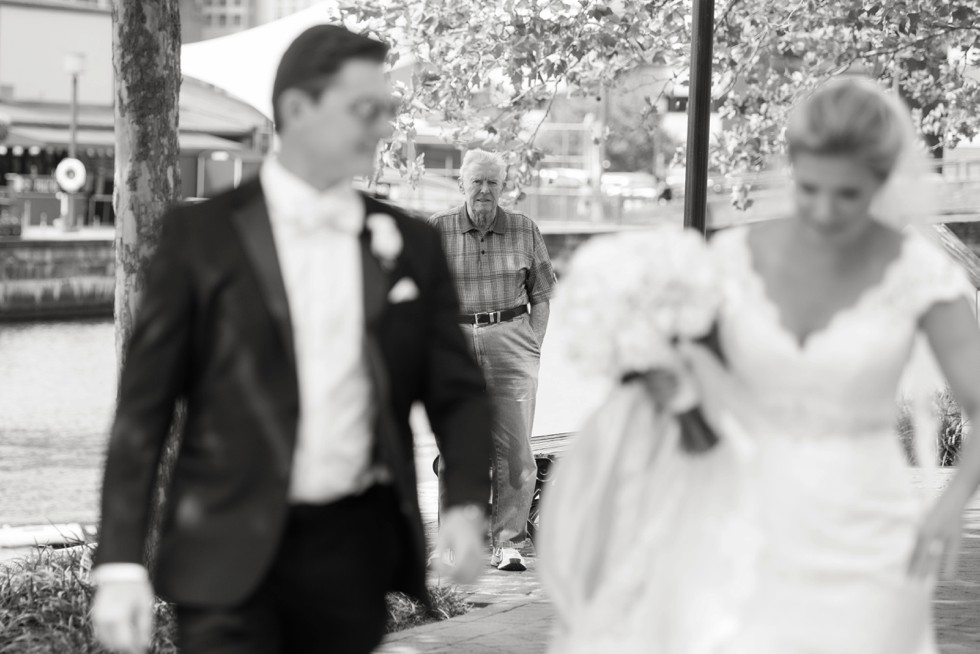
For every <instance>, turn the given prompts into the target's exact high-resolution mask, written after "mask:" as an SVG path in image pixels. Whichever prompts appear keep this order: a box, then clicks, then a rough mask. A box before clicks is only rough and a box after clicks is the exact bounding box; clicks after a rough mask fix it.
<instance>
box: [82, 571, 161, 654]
mask: <svg viewBox="0 0 980 654" xmlns="http://www.w3.org/2000/svg"><path fill="white" fill-rule="evenodd" d="M92 626H93V627H94V629H95V637H96V638H97V639H98V640H99V642H100V643H102V645H103V647H105V648H106V649H107V650H109V651H111V652H125V654H142V653H143V652H146V651H147V650H148V649H149V647H150V642H151V640H152V638H153V587H152V586H151V585H150V582H149V580H148V579H144V580H113V581H102V582H99V584H98V589H97V590H96V592H95V599H94V600H93V602H92Z"/></svg>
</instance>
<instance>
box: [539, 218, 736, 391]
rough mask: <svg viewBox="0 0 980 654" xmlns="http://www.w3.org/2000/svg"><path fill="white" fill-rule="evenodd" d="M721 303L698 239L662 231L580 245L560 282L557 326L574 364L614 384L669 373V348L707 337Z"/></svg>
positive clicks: (679, 231)
mask: <svg viewBox="0 0 980 654" xmlns="http://www.w3.org/2000/svg"><path fill="white" fill-rule="evenodd" d="M720 302H721V294H720V289H719V280H718V279H717V276H716V270H715V268H714V266H713V263H712V260H711V257H710V254H709V251H708V248H707V245H706V244H705V242H704V240H703V239H702V238H701V236H700V235H699V234H697V233H696V232H694V231H691V230H683V229H680V228H678V227H667V226H665V227H658V228H656V229H652V230H644V231H630V232H621V233H618V234H614V235H608V236H597V237H595V238H593V239H591V240H589V241H588V242H586V243H585V244H583V245H582V246H581V247H580V248H579V249H578V251H577V252H576V253H575V255H574V256H573V257H572V261H571V263H570V265H569V269H568V272H567V273H566V275H565V276H564V278H563V280H562V284H561V289H560V291H559V294H558V297H557V298H556V301H555V322H556V323H560V324H561V326H562V332H564V334H565V338H564V344H563V345H564V349H565V354H566V355H567V356H568V357H569V359H570V360H571V361H572V362H573V363H576V364H578V365H580V366H582V367H583V368H585V369H587V370H588V371H590V372H594V373H600V374H603V375H608V376H612V377H614V378H619V377H621V376H622V375H624V374H627V373H630V372H643V371H647V370H650V369H653V368H671V369H672V368H674V367H675V366H676V364H677V355H676V353H675V351H674V348H673V345H672V343H673V342H674V341H675V340H677V339H682V340H694V339H698V338H700V337H703V336H705V335H707V334H708V332H709V331H710V330H711V327H712V325H713V324H714V322H715V318H716V315H717V312H718V308H719V305H720Z"/></svg>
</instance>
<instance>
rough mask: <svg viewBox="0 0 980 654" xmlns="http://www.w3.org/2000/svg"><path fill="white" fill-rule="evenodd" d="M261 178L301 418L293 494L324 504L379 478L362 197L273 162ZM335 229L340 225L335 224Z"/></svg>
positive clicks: (297, 498)
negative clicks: (322, 186)
mask: <svg viewBox="0 0 980 654" xmlns="http://www.w3.org/2000/svg"><path fill="white" fill-rule="evenodd" d="M260 175H261V182H262V190H263V192H264V194H265V199H266V204H267V206H268V209H269V219H270V221H271V223H272V233H273V236H274V238H275V244H276V251H277V254H278V257H279V266H280V270H281V272H282V279H283V283H284V285H285V287H286V296H287V298H288V301H289V313H290V320H291V322H292V327H293V343H294V348H295V352H296V372H297V376H298V378H299V396H300V397H299V399H300V418H299V431H298V434H297V440H296V450H295V453H294V455H293V470H292V480H291V483H290V488H289V498H290V500H291V501H293V502H304V503H326V502H331V501H334V500H338V499H340V498H342V497H345V496H348V495H354V494H357V493H359V492H362V491H364V490H366V489H367V487H368V486H370V485H371V484H372V483H373V482H374V481H375V476H374V474H373V472H372V469H371V466H372V461H371V453H372V446H373V443H374V433H373V422H374V421H373V416H374V410H375V407H374V402H373V397H372V396H373V390H374V389H373V386H372V383H371V379H370V376H369V372H368V366H367V360H366V357H365V343H364V338H365V325H364V291H363V286H364V284H363V279H362V272H361V256H362V255H361V246H360V242H359V240H358V238H359V234H360V232H361V230H362V229H363V226H364V213H365V209H364V201H363V200H362V198H361V197H360V195H358V194H357V193H356V192H355V191H354V190H353V189H352V188H351V187H350V185H349V184H348V183H347V182H346V181H345V182H342V183H341V184H338V185H337V186H335V187H333V188H331V189H328V190H326V191H324V192H319V191H317V190H316V189H314V188H313V187H311V186H309V185H308V184H307V183H306V182H304V181H303V180H301V179H300V178H298V177H296V176H295V175H293V174H292V173H291V172H289V171H288V170H286V169H285V168H284V167H283V166H282V164H280V163H279V162H278V160H276V159H274V158H270V159H267V160H266V162H265V163H264V164H263V166H262V171H261V173H260ZM330 223H335V224H336V225H335V226H334V225H331V224H330Z"/></svg>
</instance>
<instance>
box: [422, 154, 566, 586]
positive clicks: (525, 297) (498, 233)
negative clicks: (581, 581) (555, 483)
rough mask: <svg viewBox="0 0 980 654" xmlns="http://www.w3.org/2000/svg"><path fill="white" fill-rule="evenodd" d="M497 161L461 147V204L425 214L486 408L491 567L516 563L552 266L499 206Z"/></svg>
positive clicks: (529, 231)
mask: <svg viewBox="0 0 980 654" xmlns="http://www.w3.org/2000/svg"><path fill="white" fill-rule="evenodd" d="M505 169H506V165H505V163H504V161H503V159H502V158H501V157H500V156H499V155H497V154H494V153H490V152H485V151H483V150H471V151H469V152H467V153H466V155H465V156H464V157H463V165H462V169H461V171H460V180H459V184H460V189H461V190H462V192H463V196H464V197H465V202H464V203H463V204H461V205H460V206H458V207H455V208H453V209H450V210H448V211H444V212H442V213H438V214H436V215H434V216H432V218H431V219H430V222H431V223H432V224H433V225H434V226H435V227H436V228H438V230H439V232H440V234H441V235H442V243H443V247H444V248H445V250H446V254H447V257H448V259H449V266H450V271H451V273H452V277H453V280H454V281H455V284H456V291H457V293H458V295H459V297H460V305H461V311H462V312H463V313H462V314H461V315H460V318H459V321H460V323H461V324H462V325H463V329H464V331H465V334H466V337H467V342H468V343H469V345H470V347H471V348H472V351H473V353H474V355H475V356H476V359H477V361H478V363H479V364H480V367H481V368H482V369H483V374H484V377H485V378H486V381H487V389H488V391H489V393H490V399H491V405H492V408H493V418H492V424H491V430H490V431H491V440H492V443H493V460H492V470H493V499H492V507H491V518H490V525H491V541H492V546H493V551H492V554H491V565H493V566H495V567H497V568H498V569H499V570H516V571H520V570H525V569H526V566H525V564H524V558H523V556H522V555H521V552H520V549H521V548H522V547H523V545H524V542H525V541H526V540H527V519H528V513H529V512H530V510H531V500H532V497H533V495H534V483H535V479H536V477H537V468H536V466H535V463H534V456H533V454H532V453H531V426H532V423H533V422H534V405H535V395H536V394H537V388H538V366H539V360H540V355H541V343H542V341H543V340H544V335H545V330H546V329H547V327H548V313H549V301H550V300H551V297H552V294H553V293H554V290H555V274H554V270H553V269H552V266H551V259H550V258H549V257H548V250H547V248H546V247H545V244H544V239H543V238H542V237H541V232H540V231H539V230H538V226H537V225H536V224H535V223H534V222H533V221H532V220H531V219H530V218H528V217H527V216H525V215H523V214H520V213H511V212H509V211H505V210H504V209H502V208H501V207H500V206H499V205H498V201H499V199H500V192H501V189H502V188H503V185H504V172H505ZM528 305H530V309H529V306H528Z"/></svg>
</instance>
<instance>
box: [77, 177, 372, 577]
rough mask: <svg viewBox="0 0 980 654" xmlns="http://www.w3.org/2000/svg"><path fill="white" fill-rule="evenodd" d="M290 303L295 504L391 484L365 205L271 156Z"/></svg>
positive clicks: (271, 204)
mask: <svg viewBox="0 0 980 654" xmlns="http://www.w3.org/2000/svg"><path fill="white" fill-rule="evenodd" d="M260 181H261V183H262V190H263V193H264V194H265V200H266V204H267V207H268V210H269V220H270V222H271V225H272V233H273V238H274V239H275V246H276V253H277V255H278V258H279V266H280V270H281V273H282V279H283V284H284V286H285V288H286V297H287V300H288V302H289V314H290V321H291V323H292V327H293V345H294V349H295V354H296V373H297V376H298V378H299V405H300V416H299V429H298V433H297V439H296V449H295V452H294V454H293V469H292V477H291V481H290V486H289V499H290V501H291V502H294V503H315V504H322V503H327V502H331V501H334V500H338V499H341V498H343V497H346V496H348V495H356V494H358V493H360V492H362V491H364V490H366V489H367V488H368V487H370V486H371V485H372V484H373V483H375V482H378V481H385V480H386V479H387V474H386V471H384V470H383V469H378V468H375V467H372V464H373V462H372V460H371V454H372V447H373V443H374V432H373V428H372V425H373V422H374V420H373V417H374V412H375V402H374V398H373V392H374V389H373V386H372V384H371V380H370V376H369V372H368V367H367V360H366V356H365V351H364V345H365V344H364V338H365V324H364V296H363V287H364V283H363V277H362V271H361V256H362V255H361V249H360V242H359V240H358V235H359V234H360V232H361V230H362V229H363V226H364V221H365V215H364V214H365V208H364V202H363V200H362V199H361V197H360V195H358V194H357V193H356V192H355V191H354V190H353V189H352V188H351V187H350V185H349V184H348V183H347V182H342V183H341V184H338V185H337V186H335V187H333V188H331V189H328V190H326V191H324V192H320V191H317V190H316V189H314V188H313V187H311V186H310V185H308V184H307V183H306V182H304V181H303V180H301V179H300V178H298V177H297V176H296V175H294V174H292V173H291V172H289V171H288V170H286V169H285V168H284V167H283V166H282V164H280V163H279V162H278V160H276V159H274V158H269V159H267V160H266V161H265V163H264V164H263V166H262V170H261V172H260ZM92 579H93V581H95V583H101V582H105V581H140V582H145V581H146V580H147V573H146V570H145V569H144V568H143V566H141V565H139V564H134V563H106V564H103V565H100V566H98V567H97V568H96V569H94V570H93V571H92Z"/></svg>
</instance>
